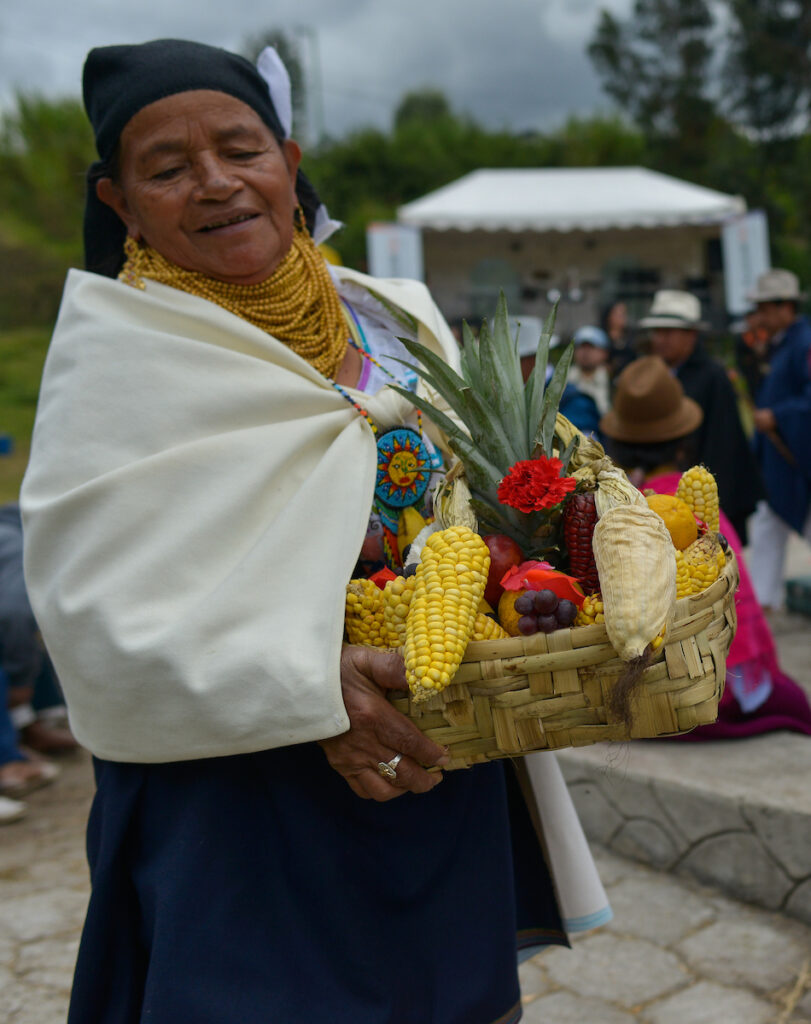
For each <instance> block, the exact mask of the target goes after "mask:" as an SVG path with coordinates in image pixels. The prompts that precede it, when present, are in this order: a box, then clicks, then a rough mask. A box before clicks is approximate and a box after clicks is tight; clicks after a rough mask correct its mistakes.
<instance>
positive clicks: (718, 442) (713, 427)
mask: <svg viewBox="0 0 811 1024" xmlns="http://www.w3.org/2000/svg"><path fill="white" fill-rule="evenodd" d="M676 375H677V377H678V378H679V380H680V381H681V385H682V387H683V388H684V393H685V394H686V395H687V396H688V398H692V399H693V401H695V402H698V404H699V405H700V406H701V408H702V410H703V412H704V420H703V421H702V423H701V426H700V427H699V428H698V430H697V431H696V433H695V437H694V443H695V448H694V454H695V459H696V461H697V462H702V463H703V464H704V465H705V466H706V467H707V469H709V470H710V472H711V473H712V474H713V476H714V477H715V479H716V481H717V482H718V496H719V499H720V503H721V508H722V509H723V510H724V512H725V513H726V516H727V518H728V519H729V520H730V521H731V522H732V525H733V526H734V527H735V529H736V530H737V532H738V533H739V534H740V536H741V540H743V541H744V542H745V540H746V517H747V516H749V515H751V514H752V512H754V510H755V505H756V504H757V502H758V501H759V500H760V499H761V498H764V497H765V492H764V489H763V484H762V482H761V479H760V473H759V470H758V465H757V461H756V459H755V455H754V452H753V451H752V448H751V446H750V444H749V441H748V440H747V438H746V435H745V434H744V432H743V426H742V425H741V419H740V415H739V413H738V402H737V399H736V397H735V391H734V390H733V387H732V384H731V383H730V381H729V378H728V377H727V374H726V370H725V369H724V367H723V366H721V364H720V363H718V362H716V361H715V360H714V359H712V358H711V357H710V356H709V355H708V354H707V353H706V351H705V350H704V348H703V346H702V345H701V343H700V342H699V343H698V344H697V345H696V347H695V349H694V350H693V353H692V355H690V356H689V357H688V358H687V359H686V360H685V361H684V362H683V363H682V364H681V366H680V367H679V368H678V369H677V371H676Z"/></svg>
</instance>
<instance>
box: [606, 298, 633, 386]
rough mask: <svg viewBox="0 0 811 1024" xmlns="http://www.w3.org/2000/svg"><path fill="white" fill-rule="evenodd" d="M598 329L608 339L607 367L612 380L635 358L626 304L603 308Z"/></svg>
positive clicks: (610, 305)
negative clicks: (600, 329) (599, 328)
mask: <svg viewBox="0 0 811 1024" xmlns="http://www.w3.org/2000/svg"><path fill="white" fill-rule="evenodd" d="M600 327H601V328H602V330H603V331H605V333H606V336H607V337H608V341H609V352H608V356H609V359H608V365H609V372H610V374H611V377H612V379H613V378H614V377H616V376H617V375H618V374H620V373H622V371H623V370H624V369H625V367H626V366H627V365H628V363H630V362H632V361H633V360H634V359H635V358H636V350H635V348H634V338H633V334H632V332H631V328H630V318H629V316H628V306H627V304H626V303H625V302H622V301H614V302H610V303H609V304H608V305H606V306H604V307H603V310H602V312H601V314H600Z"/></svg>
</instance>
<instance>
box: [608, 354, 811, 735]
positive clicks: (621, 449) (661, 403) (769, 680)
mask: <svg viewBox="0 0 811 1024" xmlns="http://www.w3.org/2000/svg"><path fill="white" fill-rule="evenodd" d="M702 415H703V414H702V412H701V409H700V408H699V406H698V405H697V403H696V402H694V401H692V400H691V399H690V398H687V397H686V396H685V394H684V391H683V389H682V387H681V385H680V383H679V381H678V380H677V379H676V378H675V377H674V376H673V375H672V374H671V373H669V372H668V369H667V367H666V366H665V364H664V363H663V362H662V360H661V359H659V358H658V357H657V356H643V357H641V358H640V359H637V360H636V362H634V363H631V364H630V366H628V367H627V368H626V369H625V370H624V371H623V372H622V374H621V375H620V377H619V379H618V380H617V388H616V392H615V394H614V403H613V406H612V408H611V410H610V411H609V412H608V413H607V414H606V415H605V416H603V418H602V419H601V420H600V428H601V430H602V433H603V438H604V441H603V443H604V445H605V448H606V451H607V452H608V454H609V455H610V456H611V458H613V459H614V461H615V462H617V463H618V464H619V465H620V466H622V467H623V469H625V471H626V473H627V474H628V477H629V479H630V480H631V482H632V483H633V484H634V485H635V486H636V487H638V488H639V489H640V490H643V491H644V490H652V491H655V492H656V493H657V494H675V492H676V488H677V487H678V483H679V478H680V477H681V474H682V472H683V471H684V470H685V469H688V468H689V466H690V465H692V463H693V455H692V451H691V443H692V441H693V440H694V439H695V436H696V435H695V428H696V426H697V425H698V424H700V422H701V419H702ZM720 532H721V533H722V534H723V535H724V536H725V537H726V539H727V540H728V541H729V544H730V545H731V547H732V549H733V551H734V552H735V554H736V556H737V559H738V569H739V571H740V586H739V588H738V592H737V594H736V597H735V607H736V612H737V616H738V629H737V632H736V633H735V637H734V638H733V640H732V645H731V647H730V649H729V655H728V656H727V675H726V684H727V685H726V687H725V689H724V693H723V696H722V697H721V701H720V704H719V708H718V720H717V721H716V722H713V723H712V724H711V725H704V726H700V727H699V728H697V729H694V730H693V731H692V732H690V733H687V734H685V735H684V736H679V737H673V738H674V739H688V740H715V739H740V738H743V737H746V736H753V735H756V734H758V733H763V732H772V731H775V730H778V729H787V730H791V731H793V732H801V733H805V734H806V735H811V707H809V704H808V699H807V697H806V696H805V693H804V692H803V690H802V689H801V688H800V687H799V686H798V685H797V683H795V682H794V680H793V679H791V678H790V677H789V676H787V675H786V674H785V673H784V672H783V671H782V669H781V668H780V665H779V662H778V660H777V651H776V649H775V646H774V639H773V637H772V634H771V630H770V629H769V625H768V623H767V621H766V619H765V617H764V615H763V612H762V611H761V609H760V606H759V604H758V602H757V600H756V598H755V593H754V590H753V589H752V583H751V581H750V578H749V573H748V572H747V569H746V563H745V561H744V558H743V550H742V545H741V542H740V539H739V537H738V536H737V534H736V532H735V528H734V526H733V525H732V524H731V523H730V521H729V519H728V518H727V517H726V515H725V514H724V510H723V508H722V509H721V513H720Z"/></svg>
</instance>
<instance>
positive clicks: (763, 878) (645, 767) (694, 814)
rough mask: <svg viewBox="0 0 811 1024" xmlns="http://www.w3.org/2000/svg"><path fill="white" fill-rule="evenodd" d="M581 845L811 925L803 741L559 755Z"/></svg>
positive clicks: (808, 786) (810, 800) (578, 750)
mask: <svg viewBox="0 0 811 1024" xmlns="http://www.w3.org/2000/svg"><path fill="white" fill-rule="evenodd" d="M557 756H558V760H559V763H560V765H561V768H562V770H563V773H564V775H565V777H566V780H567V783H568V785H569V791H570V793H571V794H572V798H573V800H574V802H575V805H576V807H577V810H578V813H579V814H580V819H581V821H582V823H583V827H584V829H585V831H586V834H587V835H588V837H589V838H590V839H591V840H593V841H595V842H598V843H601V844H602V845H603V846H605V847H606V848H608V849H609V850H611V851H613V852H614V853H616V854H618V855H620V856H624V857H630V858H632V859H635V860H639V861H642V862H644V863H647V864H650V865H652V866H654V867H657V868H661V869H666V870H669V871H673V872H675V873H677V874H682V875H686V876H690V877H693V878H695V879H697V880H698V881H700V882H703V883H704V884H709V885H712V886H715V887H716V888H718V889H719V890H720V891H722V892H723V893H725V894H727V895H729V896H732V897H734V898H736V899H740V900H743V901H745V902H748V903H754V904H756V905H758V906H761V907H765V908H767V909H768V910H779V911H782V912H784V913H786V914H789V915H791V916H793V917H796V918H798V919H800V920H801V921H803V922H805V923H806V924H811V783H810V782H809V780H811V739H809V737H807V736H803V735H799V734H796V733H788V732H777V733H767V734H765V735H762V736H756V737H751V738H749V739H743V740H728V741H718V742H674V741H668V740H653V741H636V742H633V743H624V744H618V743H617V744H609V743H600V744H595V745H594V746H591V747H575V748H569V749H567V750H561V751H558V754H557Z"/></svg>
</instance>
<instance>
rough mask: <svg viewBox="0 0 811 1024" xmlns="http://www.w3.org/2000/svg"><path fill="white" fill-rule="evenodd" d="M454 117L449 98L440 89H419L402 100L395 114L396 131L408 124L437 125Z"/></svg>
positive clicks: (407, 94)
mask: <svg viewBox="0 0 811 1024" xmlns="http://www.w3.org/2000/svg"><path fill="white" fill-rule="evenodd" d="M450 117H453V114H452V112H451V107H450V104H449V103H448V100H447V97H446V96H445V94H444V93H443V92H440V91H439V89H419V90H416V91H414V92H408V93H406V94H405V96H403V98H402V99H401V100H400V102H399V104H398V106H397V109H396V110H395V112H394V130H395V131H399V130H400V129H401V128H403V127H405V126H406V125H407V124H409V123H412V122H417V123H421V124H430V123H431V122H434V123H436V122H437V121H441V120H446V119H447V118H450Z"/></svg>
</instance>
